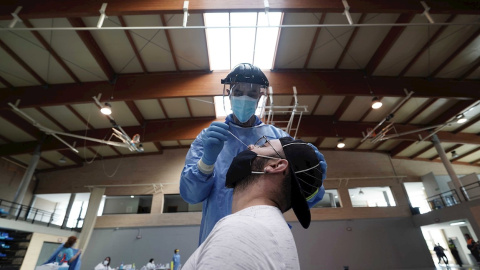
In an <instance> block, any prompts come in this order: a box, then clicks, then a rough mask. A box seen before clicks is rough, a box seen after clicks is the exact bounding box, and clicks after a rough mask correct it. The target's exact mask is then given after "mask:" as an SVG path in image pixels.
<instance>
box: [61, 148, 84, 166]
mask: <svg viewBox="0 0 480 270" xmlns="http://www.w3.org/2000/svg"><path fill="white" fill-rule="evenodd" d="M58 152H59V153H60V154H61V155H62V156H65V157H66V158H68V159H70V160H71V161H73V162H75V163H76V164H83V162H84V160H83V158H81V157H80V156H79V155H78V154H76V153H74V152H73V151H72V150H70V149H63V150H58Z"/></svg>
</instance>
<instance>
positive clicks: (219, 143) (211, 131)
mask: <svg viewBox="0 0 480 270" xmlns="http://www.w3.org/2000/svg"><path fill="white" fill-rule="evenodd" d="M227 130H228V125H227V124H225V123H222V122H213V123H212V124H211V125H210V126H209V127H208V129H207V131H206V132H205V135H204V136H203V138H202V139H203V156H202V161H203V163H205V164H206V165H213V164H214V163H215V161H217V157H218V155H219V154H220V152H221V151H222V149H223V144H224V143H225V141H226V140H227V138H228V137H227V136H228V131H227Z"/></svg>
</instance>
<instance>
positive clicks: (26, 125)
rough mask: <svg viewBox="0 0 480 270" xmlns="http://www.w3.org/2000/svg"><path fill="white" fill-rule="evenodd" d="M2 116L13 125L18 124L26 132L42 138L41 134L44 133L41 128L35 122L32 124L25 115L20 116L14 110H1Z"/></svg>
mask: <svg viewBox="0 0 480 270" xmlns="http://www.w3.org/2000/svg"><path fill="white" fill-rule="evenodd" d="M0 117H2V118H3V119H5V120H7V121H8V122H10V123H11V124H12V125H14V126H16V127H17V128H19V129H21V130H23V131H24V132H25V133H27V134H29V135H30V136H33V137H35V138H40V134H42V133H43V132H41V131H40V130H39V129H37V128H36V127H34V126H33V124H31V123H30V122H28V121H27V120H25V119H24V118H23V117H21V116H19V115H18V114H16V113H15V112H13V111H10V110H2V111H0ZM32 152H33V151H32Z"/></svg>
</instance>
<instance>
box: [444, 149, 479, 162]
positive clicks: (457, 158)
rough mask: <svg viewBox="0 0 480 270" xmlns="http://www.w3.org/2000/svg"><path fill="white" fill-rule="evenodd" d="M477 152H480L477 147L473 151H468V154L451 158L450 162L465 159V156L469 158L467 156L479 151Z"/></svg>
mask: <svg viewBox="0 0 480 270" xmlns="http://www.w3.org/2000/svg"><path fill="white" fill-rule="evenodd" d="M479 150H480V147H477V148H475V149H472V150H470V151H468V152H466V153H463V154H461V155H459V156H458V157H454V158H452V159H451V160H450V161H455V160H459V159H462V158H464V157H466V156H469V155H471V154H473V153H475V152H477V151H479Z"/></svg>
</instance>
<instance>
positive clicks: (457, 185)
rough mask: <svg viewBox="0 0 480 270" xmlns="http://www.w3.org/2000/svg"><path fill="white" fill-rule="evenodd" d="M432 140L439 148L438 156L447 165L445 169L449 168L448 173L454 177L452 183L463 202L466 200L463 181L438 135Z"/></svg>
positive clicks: (436, 147)
mask: <svg viewBox="0 0 480 270" xmlns="http://www.w3.org/2000/svg"><path fill="white" fill-rule="evenodd" d="M432 142H433V145H434V146H435V149H436V150H437V153H438V156H440V159H441V160H442V162H443V165H444V166H445V169H447V172H448V175H449V176H450V178H451V179H452V183H453V185H454V186H455V190H456V191H457V194H458V199H459V200H460V201H461V202H464V201H465V197H464V196H465V195H464V194H463V192H462V183H460V180H459V179H458V177H457V174H456V173H455V171H454V170H453V167H452V163H450V160H449V159H448V157H447V155H446V154H445V150H443V147H442V145H441V144H440V140H439V139H438V137H437V135H433V136H432Z"/></svg>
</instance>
